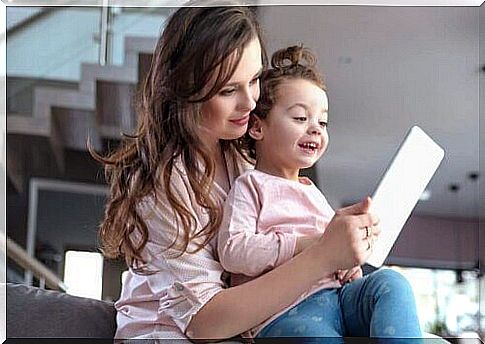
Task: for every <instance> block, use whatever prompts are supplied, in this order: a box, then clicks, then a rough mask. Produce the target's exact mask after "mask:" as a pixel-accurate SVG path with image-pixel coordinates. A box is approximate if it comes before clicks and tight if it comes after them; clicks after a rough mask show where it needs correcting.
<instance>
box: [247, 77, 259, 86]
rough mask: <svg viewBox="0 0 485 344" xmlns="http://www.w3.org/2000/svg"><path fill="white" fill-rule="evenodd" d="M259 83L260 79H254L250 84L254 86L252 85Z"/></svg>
mask: <svg viewBox="0 0 485 344" xmlns="http://www.w3.org/2000/svg"><path fill="white" fill-rule="evenodd" d="M258 82H259V77H257V78H254V79H253V80H251V82H250V83H249V84H250V85H251V86H252V85H256V84H257V83H258Z"/></svg>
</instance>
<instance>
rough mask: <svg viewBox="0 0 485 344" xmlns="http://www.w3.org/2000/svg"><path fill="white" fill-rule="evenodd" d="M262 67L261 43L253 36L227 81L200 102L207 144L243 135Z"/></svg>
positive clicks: (252, 107)
mask: <svg viewBox="0 0 485 344" xmlns="http://www.w3.org/2000/svg"><path fill="white" fill-rule="evenodd" d="M261 70H262V62H261V46H260V44H259V40H258V39H257V38H255V39H253V40H252V41H251V42H249V44H248V45H247V46H246V47H245V48H244V51H243V54H242V57H241V60H240V61H239V64H238V65H237V68H236V70H235V72H234V74H233V75H232V77H231V79H230V80H229V81H228V82H227V84H225V85H224V86H223V87H222V88H221V90H220V91H219V92H218V93H217V94H216V95H215V96H214V97H212V98H211V99H209V100H208V101H206V102H204V103H203V104H202V107H201V111H202V123H201V124H202V129H203V130H204V134H203V137H204V139H207V140H208V143H209V144H216V143H217V142H218V141H219V140H220V139H224V140H233V139H237V138H239V137H241V136H243V135H244V133H245V132H246V129H247V127H248V122H249V114H250V112H251V111H252V110H253V109H254V107H255V106H256V101H257V100H258V98H259V91H260V89H259V76H260V74H261Z"/></svg>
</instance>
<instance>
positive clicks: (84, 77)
mask: <svg viewBox="0 0 485 344" xmlns="http://www.w3.org/2000/svg"><path fill="white" fill-rule="evenodd" d="M155 44H156V38H147V37H126V38H125V45H124V47H125V50H124V64H123V65H122V66H109V65H108V66H100V65H97V64H90V63H85V64H82V65H81V67H80V68H81V79H80V82H79V84H77V85H75V84H74V85H72V84H68V83H65V85H63V84H62V82H59V83H57V84H56V83H51V84H47V85H45V84H44V85H42V84H41V85H36V86H34V87H33V89H32V96H31V104H28V105H27V106H26V105H25V104H23V108H27V109H29V110H31V111H29V110H26V112H30V113H18V112H17V113H7V177H8V180H9V185H11V186H13V187H14V188H15V190H16V191H17V192H18V193H23V192H25V190H24V188H26V185H28V179H29V178H30V177H31V176H42V177H47V178H49V177H51V178H55V177H57V176H59V175H65V174H66V173H68V172H69V171H67V169H69V168H71V169H72V167H69V166H68V164H66V159H67V157H66V154H67V153H66V152H73V151H77V152H84V153H85V152H86V151H87V145H86V143H87V140H88V138H89V139H90V141H91V143H92V145H93V146H94V147H95V149H96V150H97V151H103V150H105V149H107V147H108V146H110V145H111V144H112V143H113V142H114V143H115V144H116V142H118V141H119V140H120V138H121V134H122V133H123V132H124V133H132V132H133V130H134V129H135V127H136V115H135V111H134V107H133V105H134V104H133V97H134V95H135V92H136V90H137V87H138V85H139V84H140V82H141V80H143V78H144V76H145V75H146V74H147V72H148V70H149V68H150V62H151V55H152V53H153V50H154V48H155ZM76 86H77V87H76ZM8 88H9V81H8V80H7V89H8ZM27 98H28V97H27ZM9 101H10V100H9ZM78 168H82V166H81V167H80V166H78ZM72 172H73V173H74V175H81V174H82V171H72ZM74 179H75V177H74ZM81 179H83V178H81Z"/></svg>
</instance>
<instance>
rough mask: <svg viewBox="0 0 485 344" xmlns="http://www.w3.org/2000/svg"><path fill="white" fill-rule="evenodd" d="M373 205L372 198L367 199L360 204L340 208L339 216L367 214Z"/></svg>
mask: <svg viewBox="0 0 485 344" xmlns="http://www.w3.org/2000/svg"><path fill="white" fill-rule="evenodd" d="M371 203H372V200H371V198H370V197H366V198H365V199H364V200H362V201H361V202H359V203H356V204H353V205H350V206H348V207H345V208H340V209H339V210H337V212H336V213H337V214H339V215H359V214H365V213H367V212H368V211H369V208H370V205H371Z"/></svg>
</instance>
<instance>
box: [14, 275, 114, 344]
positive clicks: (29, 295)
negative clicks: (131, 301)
mask: <svg viewBox="0 0 485 344" xmlns="http://www.w3.org/2000/svg"><path fill="white" fill-rule="evenodd" d="M115 330H116V310H115V309H114V307H113V304H112V303H111V302H105V301H99V300H93V299H88V298H82V297H76V296H72V295H68V294H64V293H60V292H56V291H49V290H44V289H39V288H35V287H29V286H25V285H20V284H11V283H8V284H7V338H19V337H23V338H25V337H30V338H41V337H55V338H67V337H77V338H86V337H89V338H113V337H114V333H115Z"/></svg>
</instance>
